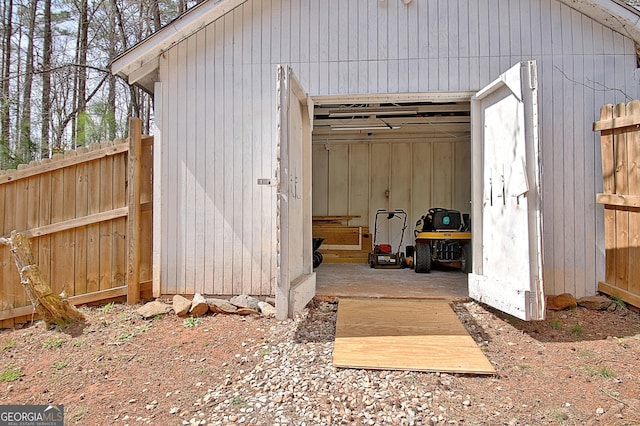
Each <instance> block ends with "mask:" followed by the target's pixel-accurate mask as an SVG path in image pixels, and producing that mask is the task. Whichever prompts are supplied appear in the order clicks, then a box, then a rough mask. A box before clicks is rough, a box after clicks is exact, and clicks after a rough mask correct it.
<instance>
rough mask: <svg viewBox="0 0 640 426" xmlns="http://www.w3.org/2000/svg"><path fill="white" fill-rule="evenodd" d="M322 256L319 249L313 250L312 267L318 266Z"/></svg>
mask: <svg viewBox="0 0 640 426" xmlns="http://www.w3.org/2000/svg"><path fill="white" fill-rule="evenodd" d="M322 260H323V257H322V253H320V252H319V251H314V252H313V267H314V268H317V267H318V266H320V264H321V263H322Z"/></svg>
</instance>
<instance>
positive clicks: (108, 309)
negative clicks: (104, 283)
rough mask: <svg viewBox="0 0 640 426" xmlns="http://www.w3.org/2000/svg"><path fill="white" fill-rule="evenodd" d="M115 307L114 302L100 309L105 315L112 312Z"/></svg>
mask: <svg viewBox="0 0 640 426" xmlns="http://www.w3.org/2000/svg"><path fill="white" fill-rule="evenodd" d="M115 305H116V304H115V302H109V303H107V304H106V305H104V306H103V307H102V308H101V309H102V312H105V313H107V312H111V311H112V310H113V308H114V307H115Z"/></svg>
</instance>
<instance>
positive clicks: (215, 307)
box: [207, 298, 238, 314]
mask: <svg viewBox="0 0 640 426" xmlns="http://www.w3.org/2000/svg"><path fill="white" fill-rule="evenodd" d="M207 305H209V310H210V311H211V312H213V313H216V314H235V313H236V312H237V311H238V308H237V307H236V306H235V305H233V304H231V303H230V302H229V301H228V300H224V299H215V298H208V299H207Z"/></svg>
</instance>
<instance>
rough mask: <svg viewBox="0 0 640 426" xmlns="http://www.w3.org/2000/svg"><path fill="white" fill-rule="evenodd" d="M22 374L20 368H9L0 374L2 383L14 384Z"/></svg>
mask: <svg viewBox="0 0 640 426" xmlns="http://www.w3.org/2000/svg"><path fill="white" fill-rule="evenodd" d="M21 375H22V372H21V371H20V369H19V368H12V367H9V368H7V369H6V370H4V371H3V372H2V374H0V382H13V381H16V380H18V379H19V378H20V376H21Z"/></svg>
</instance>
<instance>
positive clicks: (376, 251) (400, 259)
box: [369, 209, 407, 269]
mask: <svg viewBox="0 0 640 426" xmlns="http://www.w3.org/2000/svg"><path fill="white" fill-rule="evenodd" d="M394 219H397V221H399V222H402V228H401V230H400V242H399V243H398V248H397V250H396V251H395V252H394V251H393V247H392V245H391V244H386V243H379V242H378V228H379V225H381V224H382V223H384V222H385V221H386V222H388V223H389V225H391V221H392V220H394ZM405 229H407V212H405V211H404V210H400V209H396V210H378V211H377V212H376V220H375V225H374V230H373V247H372V251H371V252H370V253H369V266H371V267H372V268H378V269H385V268H386V269H394V268H398V269H399V268H404V266H405V258H404V254H402V253H400V248H401V247H402V240H403V238H404V231H405Z"/></svg>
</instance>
